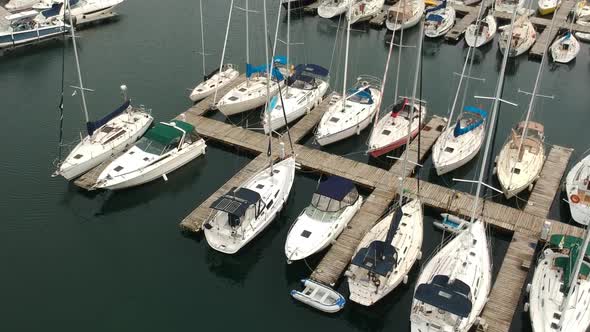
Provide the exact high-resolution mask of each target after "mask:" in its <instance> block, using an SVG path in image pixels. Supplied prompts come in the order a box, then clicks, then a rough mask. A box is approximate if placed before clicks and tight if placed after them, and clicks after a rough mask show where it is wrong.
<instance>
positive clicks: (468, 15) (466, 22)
mask: <svg viewBox="0 0 590 332" xmlns="http://www.w3.org/2000/svg"><path fill="white" fill-rule="evenodd" d="M452 6H453V8H455V11H456V12H458V13H464V14H465V16H463V17H462V18H461V19H460V20H459V21H457V22H455V25H454V26H453V27H452V28H451V30H449V31H448V32H447V33H446V34H445V39H446V40H447V41H450V42H458V41H459V39H460V38H461V36H462V35H463V34H464V33H465V31H466V30H467V27H468V26H470V25H471V24H473V23H474V22H475V20H477V14H478V12H479V8H478V7H470V6H464V5H459V4H453V5H452ZM463 7H465V8H463Z"/></svg>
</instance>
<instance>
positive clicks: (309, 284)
mask: <svg viewBox="0 0 590 332" xmlns="http://www.w3.org/2000/svg"><path fill="white" fill-rule="evenodd" d="M301 283H302V284H303V287H304V288H303V291H297V290H291V296H292V297H293V298H294V299H295V300H297V301H299V302H302V303H305V304H307V305H308V306H310V307H313V308H315V309H317V310H320V311H323V312H327V313H336V312H338V311H340V310H342V308H344V305H345V304H346V299H345V298H344V296H342V295H340V293H338V292H337V291H335V290H333V289H332V288H330V287H328V286H324V285H322V284H320V283H319V282H315V281H313V280H311V279H303V280H301Z"/></svg>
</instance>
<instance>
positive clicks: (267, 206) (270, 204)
mask: <svg viewBox="0 0 590 332" xmlns="http://www.w3.org/2000/svg"><path fill="white" fill-rule="evenodd" d="M272 203H274V200H272V199H271V200H270V202H268V204H266V208H267V209H270V208H271V207H272Z"/></svg>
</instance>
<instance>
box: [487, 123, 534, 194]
mask: <svg viewBox="0 0 590 332" xmlns="http://www.w3.org/2000/svg"><path fill="white" fill-rule="evenodd" d="M544 141H545V135H544V130H543V125H541V124H540V123H537V122H529V123H528V125H527V124H526V123H525V122H521V123H519V124H518V126H517V127H516V130H514V129H513V130H512V134H511V135H510V138H509V139H508V142H506V144H505V145H504V146H503V147H502V150H500V154H499V155H498V159H497V162H496V172H497V174H498V180H500V186H502V191H504V195H505V196H506V198H512V197H514V196H516V195H517V194H518V193H520V192H521V191H523V190H525V189H527V188H528V189H529V190H532V187H533V182H535V181H536V180H537V178H538V177H539V174H540V173H541V170H542V169H543V164H544V163H545V145H544Z"/></svg>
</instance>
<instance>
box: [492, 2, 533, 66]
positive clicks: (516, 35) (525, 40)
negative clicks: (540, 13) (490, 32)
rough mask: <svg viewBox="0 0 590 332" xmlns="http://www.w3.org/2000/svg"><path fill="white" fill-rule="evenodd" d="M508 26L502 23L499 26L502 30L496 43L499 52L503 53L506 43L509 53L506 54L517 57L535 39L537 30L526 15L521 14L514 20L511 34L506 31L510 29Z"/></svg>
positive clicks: (529, 46)
mask: <svg viewBox="0 0 590 332" xmlns="http://www.w3.org/2000/svg"><path fill="white" fill-rule="evenodd" d="M496 10H497V9H496ZM508 27H509V26H508V25H504V26H501V27H500V28H499V29H500V31H502V32H501V33H500V38H499V39H498V45H499V47H500V52H502V53H504V52H505V50H506V48H507V45H508V44H510V53H509V54H508V56H510V57H517V56H519V55H521V54H523V53H524V52H526V51H528V50H529V49H530V48H531V46H533V44H534V43H535V41H536V40H537V31H535V27H534V26H533V23H531V20H529V18H528V17H527V16H526V15H521V16H520V17H519V18H518V20H516V22H515V23H514V29H513V30H512V31H513V32H512V36H511V35H510V34H509V33H508V30H510V29H508Z"/></svg>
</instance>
